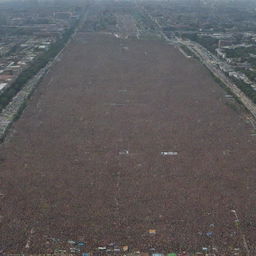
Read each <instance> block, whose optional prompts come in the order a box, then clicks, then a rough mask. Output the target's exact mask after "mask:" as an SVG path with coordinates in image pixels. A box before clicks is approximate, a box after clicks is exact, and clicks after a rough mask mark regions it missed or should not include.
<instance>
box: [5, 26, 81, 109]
mask: <svg viewBox="0 0 256 256" xmlns="http://www.w3.org/2000/svg"><path fill="white" fill-rule="evenodd" d="M76 25H77V23H75V24H73V26H72V27H71V28H70V29H68V30H66V31H65V33H64V34H63V36H62V37H61V38H59V40H57V42H55V43H54V44H52V45H51V47H50V48H49V50H48V51H46V52H45V53H44V54H43V55H41V56H39V57H38V58H36V59H35V60H34V61H33V63H32V64H31V65H30V66H29V67H28V68H27V69H25V70H24V71H22V72H21V74H20V75H19V76H18V78H17V79H16V80H15V82H14V83H13V84H12V86H11V87H10V88H8V89H7V90H6V91H5V92H4V93H3V94H2V95H1V96H0V112H1V111H2V110H3V108H4V107H5V106H7V105H8V103H9V102H10V101H11V100H12V98H13V97H14V96H15V95H16V94H17V93H18V92H19V91H20V90H21V89H22V88H23V87H24V85H25V84H26V83H27V82H28V81H29V80H30V79H31V78H32V77H33V76H34V75H36V74H37V73H38V72H39V71H40V69H42V68H43V67H45V66H46V64H47V63H48V62H49V61H50V60H52V59H54V57H55V56H56V55H57V54H58V53H59V52H60V51H61V49H62V48H63V47H64V46H65V44H66V42H67V41H68V39H69V37H70V36H71V35H72V33H73V32H74V29H75V27H76Z"/></svg>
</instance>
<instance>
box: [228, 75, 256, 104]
mask: <svg viewBox="0 0 256 256" xmlns="http://www.w3.org/2000/svg"><path fill="white" fill-rule="evenodd" d="M232 80H233V82H234V83H235V84H236V85H237V86H238V87H239V88H240V89H241V90H242V91H243V92H244V94H245V95H246V96H247V97H248V98H250V99H251V100H252V101H253V103H255V104H256V91H255V90H254V89H253V88H252V87H251V86H250V85H248V84H246V83H244V82H243V81H241V80H238V79H236V78H232Z"/></svg>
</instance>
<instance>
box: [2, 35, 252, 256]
mask: <svg viewBox="0 0 256 256" xmlns="http://www.w3.org/2000/svg"><path fill="white" fill-rule="evenodd" d="M230 101H231V100H230V99H229V98H226V97H225V92H224V91H223V89H221V88H220V87H219V86H218V84H216V82H214V81H213V79H212V78H211V76H210V75H209V73H208V71H207V70H206V69H205V68H204V67H202V65H201V64H200V63H198V62H197V61H196V60H193V59H188V58H185V57H184V56H183V55H182V54H181V53H180V52H179V51H178V49H175V48H173V47H172V46H170V45H167V44H165V43H164V42H161V41H139V40H130V39H128V40H122V39H118V38H115V37H113V36H111V35H107V34H103V33H79V34H77V36H76V38H75V39H74V41H73V42H72V43H71V44H70V45H69V46H68V47H67V48H66V49H65V51H64V54H63V57H62V60H61V61H60V62H58V63H57V64H56V65H55V66H54V67H53V68H52V70H51V71H50V73H49V74H48V75H47V76H46V77H45V79H44V80H43V81H42V83H41V85H40V86H39V88H38V90H37V91H36V92H35V94H34V96H33V97H32V99H31V101H30V103H29V105H28V107H27V108H26V110H25V112H24V113H23V115H22V117H21V118H20V120H19V121H17V122H16V123H15V125H14V126H13V129H12V130H11V132H10V134H9V136H8V138H7V140H6V142H5V143H4V144H2V145H1V146H0V170H1V172H0V188H1V191H0V192H1V193H2V194H3V196H1V199H0V200H1V215H2V216H3V218H2V224H1V226H0V228H1V232H0V241H1V243H0V246H2V247H3V248H5V247H6V246H8V248H9V249H8V250H10V251H13V252H16V251H21V250H23V249H24V246H25V245H26V242H27V240H28V237H29V233H30V231H31V229H33V230H34V231H35V233H34V234H33V239H32V242H31V247H30V250H31V252H33V251H34V252H36V251H37V252H38V251H39V250H40V249H41V250H42V251H43V250H44V249H45V248H46V244H45V241H46V237H48V236H49V237H55V238H60V239H76V240H85V241H86V242H88V246H89V247H90V246H95V245H96V246H99V245H105V244H107V243H110V242H116V243H118V244H120V245H126V244H127V245H129V246H130V247H132V248H138V249H145V250H146V249H148V248H150V247H154V248H158V250H164V251H169V250H171V249H173V250H179V249H188V250H191V251H195V250H199V249H200V248H201V247H209V246H211V245H213V246H216V247H217V248H219V249H220V250H224V249H228V248H229V247H239V248H243V243H242V239H241V236H242V234H245V237H246V240H247V242H248V244H249V245H250V246H251V248H252V246H253V245H256V244H255V241H256V232H255V229H256V217H255V216H256V215H255V214H256V208H255V205H256V188H255V184H256V173H255V168H256V147H255V142H256V136H251V133H252V126H251V124H250V123H249V122H246V119H245V113H243V112H241V111H240V110H239V107H238V106H236V105H235V103H230ZM230 105H232V106H233V107H230ZM234 106H235V107H234ZM234 109H236V111H235V110H234ZM237 109H238V111H237ZM161 152H173V153H172V154H171V155H161ZM231 210H236V212H237V213H238V217H239V219H240V225H238V228H236V226H235V216H234V214H233V213H232V212H231ZM149 229H156V234H155V235H149V234H148V230H149ZM207 232H212V233H208V236H207V235H206V233H207ZM209 234H210V235H209Z"/></svg>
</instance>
